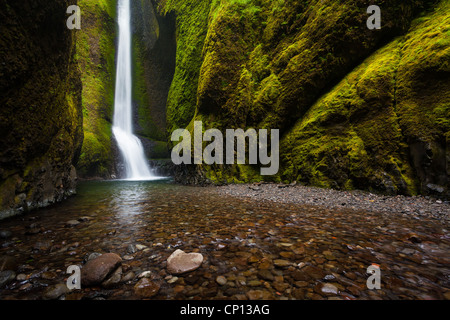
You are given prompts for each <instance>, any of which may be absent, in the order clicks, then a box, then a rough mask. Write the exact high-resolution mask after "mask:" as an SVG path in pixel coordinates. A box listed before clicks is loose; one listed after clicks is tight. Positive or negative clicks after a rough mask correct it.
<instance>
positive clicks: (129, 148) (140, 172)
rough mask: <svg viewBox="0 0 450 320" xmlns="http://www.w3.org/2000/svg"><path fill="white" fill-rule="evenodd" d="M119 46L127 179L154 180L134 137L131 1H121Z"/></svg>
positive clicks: (120, 136)
mask: <svg viewBox="0 0 450 320" xmlns="http://www.w3.org/2000/svg"><path fill="white" fill-rule="evenodd" d="M118 23H119V43H118V54H117V73H116V92H115V100H114V120H113V133H114V136H115V138H116V140H117V144H118V146H119V149H120V152H121V154H122V156H123V159H124V161H125V167H126V179H127V180H153V179H158V177H155V176H154V175H153V174H152V173H151V170H150V168H149V166H148V163H147V160H146V158H145V155H144V148H143V147H142V143H141V141H140V140H139V138H138V137H136V136H135V135H134V134H133V124H132V103H131V99H132V98H131V92H132V80H131V9H130V0H119V4H118Z"/></svg>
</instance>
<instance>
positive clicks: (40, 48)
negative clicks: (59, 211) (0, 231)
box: [0, 0, 83, 218]
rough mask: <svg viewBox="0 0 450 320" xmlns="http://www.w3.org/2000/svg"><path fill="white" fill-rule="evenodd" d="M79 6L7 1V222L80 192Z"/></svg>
mask: <svg viewBox="0 0 450 320" xmlns="http://www.w3.org/2000/svg"><path fill="white" fill-rule="evenodd" d="M73 4H76V1H56V0H53V1H28V0H26V1H20V2H17V1H2V2H1V3H0V27H1V30H2V36H1V41H0V61H1V63H0V75H1V76H0V105H1V107H0V218H5V217H7V216H10V215H14V214H17V213H20V212H23V211H26V210H28V209H32V208H37V207H41V206H46V205H48V204H50V203H54V202H58V201H61V200H63V199H64V198H65V197H66V196H68V195H70V194H72V193H74V192H75V186H76V171H75V168H74V165H75V164H76V161H77V159H78V157H79V154H80V148H81V143H82V139H83V131H82V112H81V95H80V93H81V82H80V74H79V72H78V69H77V65H76V63H75V61H74V56H73V54H74V48H75V42H74V31H70V30H69V29H68V28H67V27H66V19H67V18H68V15H67V14H66V10H67V7H68V6H69V5H73Z"/></svg>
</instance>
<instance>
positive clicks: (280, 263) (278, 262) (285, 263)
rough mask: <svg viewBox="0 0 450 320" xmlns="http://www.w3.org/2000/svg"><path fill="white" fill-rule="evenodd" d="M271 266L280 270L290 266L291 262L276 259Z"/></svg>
mask: <svg viewBox="0 0 450 320" xmlns="http://www.w3.org/2000/svg"><path fill="white" fill-rule="evenodd" d="M273 264H274V265H275V266H277V267H280V268H286V267H289V266H291V265H292V262H291V261H289V260H283V259H276V260H274V261H273Z"/></svg>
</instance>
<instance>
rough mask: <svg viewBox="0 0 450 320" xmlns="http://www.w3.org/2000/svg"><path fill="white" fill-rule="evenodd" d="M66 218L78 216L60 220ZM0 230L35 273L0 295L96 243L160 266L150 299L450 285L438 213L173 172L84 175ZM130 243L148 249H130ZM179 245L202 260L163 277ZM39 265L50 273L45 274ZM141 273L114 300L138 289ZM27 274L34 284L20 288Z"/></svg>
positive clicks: (60, 276) (403, 294)
mask: <svg viewBox="0 0 450 320" xmlns="http://www.w3.org/2000/svg"><path fill="white" fill-rule="evenodd" d="M69 220H78V221H81V222H80V223H79V224H77V225H75V226H71V227H67V226H66V223H67V221H69ZM31 225H34V226H33V227H31ZM0 229H5V230H9V231H11V232H12V233H13V236H12V238H11V239H9V240H5V241H1V240H0V241H1V242H0V257H2V256H10V257H13V259H14V260H15V261H16V262H17V266H18V267H17V269H16V270H14V271H15V272H16V273H24V274H25V275H30V274H36V275H37V276H33V277H31V276H30V277H29V278H28V279H27V280H26V281H25V282H20V281H16V282H13V284H12V285H11V287H10V288H9V289H8V290H0V299H1V298H5V297H15V298H31V299H35V298H40V297H41V295H42V291H43V290H45V288H46V286H48V285H51V284H55V283H62V282H63V281H64V277H66V274H65V273H64V272H63V271H64V270H66V269H67V267H68V266H69V265H72V264H80V263H81V262H82V261H83V259H84V257H85V255H86V254H88V253H92V252H101V253H106V252H114V253H117V254H119V255H120V256H121V257H126V256H129V257H127V259H125V258H124V260H125V261H126V262H124V264H126V265H128V267H127V268H128V269H127V270H129V271H133V272H134V274H136V275H138V274H140V273H141V272H143V271H151V272H152V273H153V274H155V275H159V274H161V275H162V276H161V277H162V280H161V281H162V283H163V285H162V287H161V291H160V293H159V294H158V296H156V297H155V299H173V298H177V299H198V298H200V299H210V298H223V297H227V298H228V297H229V298H231V299H238V298H243V297H244V298H245V297H247V298H254V297H259V296H263V297H265V298H269V299H281V298H286V299H321V298H324V299H326V298H327V297H328V296H329V293H327V292H323V290H322V289H323V283H325V282H326V283H329V286H328V287H326V288H329V287H330V286H333V288H337V289H336V290H338V293H337V294H333V296H336V297H339V298H342V299H377V298H383V299H417V298H420V299H422V298H424V299H425V298H440V299H441V298H443V297H444V295H446V297H447V296H448V295H449V291H450V290H449V289H450V283H449V282H448V279H449V274H450V269H449V267H448V266H449V265H450V264H449V262H450V256H449V253H450V241H449V239H448V237H447V235H448V230H447V229H446V228H444V227H443V226H442V225H439V224H436V223H435V222H434V221H433V220H430V219H425V218H424V219H421V220H420V221H419V220H414V219H406V218H403V217H402V216H400V215H393V214H389V213H382V214H377V213H370V212H358V211H351V210H330V209H324V208H320V207H309V206H299V205H293V204H281V203H271V202H264V201H251V200H247V199H237V198H232V197H226V196H219V195H218V194H217V193H215V192H214V188H200V187H185V186H179V185H176V184H173V183H172V182H171V181H170V180H163V181H153V182H148V181H147V182H131V181H108V182H89V183H83V184H81V185H80V186H79V190H78V195H77V196H75V197H72V198H70V199H69V200H68V201H66V202H64V203H62V204H59V205H56V206H53V207H50V208H47V209H43V210H39V211H35V212H32V213H31V214H29V215H27V216H23V217H17V218H15V219H11V220H8V221H2V222H0ZM35 231H36V233H35ZM411 234H414V237H415V238H414V241H411V240H410V239H412V238H411ZM416 238H420V239H419V240H416ZM137 244H139V245H141V246H145V247H146V248H148V249H147V251H145V250H141V251H137V252H134V253H130V252H129V250H128V249H127V247H128V246H130V245H137ZM174 249H181V250H184V251H186V252H193V251H198V252H201V253H202V254H203V255H204V257H205V262H204V264H203V266H202V267H201V268H200V269H198V270H197V271H195V272H194V273H192V274H189V275H186V276H180V277H178V280H177V281H176V282H173V283H172V282H170V283H169V282H168V281H169V280H170V279H171V278H167V279H166V276H167V274H166V271H165V263H166V260H167V258H168V257H169V256H170V254H172V253H173V251H174ZM128 258H129V259H130V260H128ZM372 263H376V264H378V265H380V266H381V269H382V273H383V280H382V288H383V290H381V291H368V290H367V288H366V286H365V284H366V276H365V274H366V268H367V266H369V265H371V264H372ZM299 265H302V267H301V268H300V267H299ZM42 270H46V271H50V272H54V273H56V274H57V276H56V277H55V279H54V280H49V281H47V280H46V279H44V280H45V281H44V280H43V279H41V278H39V272H42ZM57 270H63V271H61V272H59V271H57ZM217 276H223V277H225V278H226V279H227V284H226V285H218V284H217V283H216V281H215V279H216V277H217ZM166 280H167V282H166ZM136 282H137V279H133V280H132V281H131V282H130V283H124V284H121V285H120V287H119V288H118V289H117V291H116V292H115V293H114V295H113V296H111V298H118V299H120V298H122V297H127V298H130V299H132V298H135V296H134V291H133V286H134V284H135V283H136ZM27 283H30V284H31V285H32V286H31V287H30V288H32V289H33V290H35V291H33V290H30V289H27V290H20V286H23V285H25V284H27ZM418 284H420V285H418ZM90 292H91V291H89V290H86V291H83V294H85V295H89V293H90ZM92 292H95V290H93V291H92ZM109 294H112V293H109Z"/></svg>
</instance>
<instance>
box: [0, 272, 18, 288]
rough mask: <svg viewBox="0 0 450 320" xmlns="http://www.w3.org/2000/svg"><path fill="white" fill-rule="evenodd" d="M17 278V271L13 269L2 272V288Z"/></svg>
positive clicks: (0, 280)
mask: <svg viewBox="0 0 450 320" xmlns="http://www.w3.org/2000/svg"><path fill="white" fill-rule="evenodd" d="M15 278H16V273H15V272H14V271H11V270H6V271H2V272H0V288H3V287H5V286H7V285H8V284H9V283H11V281H13V280H14V279H15Z"/></svg>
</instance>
